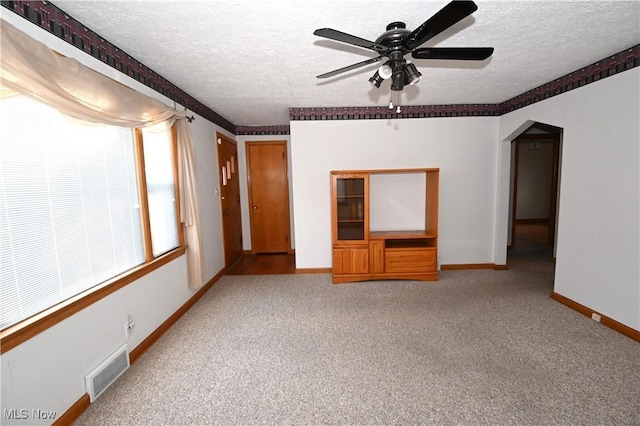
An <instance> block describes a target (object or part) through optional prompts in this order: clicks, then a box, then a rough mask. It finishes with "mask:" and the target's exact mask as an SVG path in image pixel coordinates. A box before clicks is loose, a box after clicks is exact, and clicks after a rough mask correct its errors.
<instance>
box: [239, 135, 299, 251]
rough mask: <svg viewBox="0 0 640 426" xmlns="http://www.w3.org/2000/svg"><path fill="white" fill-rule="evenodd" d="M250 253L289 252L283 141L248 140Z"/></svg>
mask: <svg viewBox="0 0 640 426" xmlns="http://www.w3.org/2000/svg"><path fill="white" fill-rule="evenodd" d="M245 149H246V155H247V180H248V191H249V218H250V222H251V252H252V253H290V252H291V243H290V238H289V234H290V225H289V224H290V221H289V179H288V176H287V175H288V172H287V171H288V167H287V143H286V141H273V142H271V141H269V142H247V143H246V144H245Z"/></svg>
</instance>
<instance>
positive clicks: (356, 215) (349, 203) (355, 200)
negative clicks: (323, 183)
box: [336, 177, 366, 241]
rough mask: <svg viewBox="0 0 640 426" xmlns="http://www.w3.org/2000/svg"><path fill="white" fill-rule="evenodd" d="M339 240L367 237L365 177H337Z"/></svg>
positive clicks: (360, 239) (359, 239)
mask: <svg viewBox="0 0 640 426" xmlns="http://www.w3.org/2000/svg"><path fill="white" fill-rule="evenodd" d="M336 202H337V223H336V225H337V238H338V241H362V240H364V239H365V215H366V204H365V179H364V177H349V178H341V177H337V178H336Z"/></svg>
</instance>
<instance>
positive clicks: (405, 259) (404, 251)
mask: <svg viewBox="0 0 640 426" xmlns="http://www.w3.org/2000/svg"><path fill="white" fill-rule="evenodd" d="M435 270H436V249H435V248H430V247H424V248H393V249H386V250H385V251H384V271H385V272H432V271H435Z"/></svg>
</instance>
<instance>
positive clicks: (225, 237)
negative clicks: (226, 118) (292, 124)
mask: <svg viewBox="0 0 640 426" xmlns="http://www.w3.org/2000/svg"><path fill="white" fill-rule="evenodd" d="M215 140H216V157H217V165H216V169H217V171H216V173H217V175H218V188H219V192H218V196H219V197H220V221H221V226H222V254H223V257H224V265H225V266H224V268H225V270H227V269H229V268H230V267H231V266H232V265H233V264H235V263H236V262H237V261H238V260H239V259H241V258H242V255H243V254H244V251H243V247H242V211H241V208H240V205H239V204H240V170H239V160H238V142H237V141H235V140H234V139H232V138H230V137H229V136H227V135H225V134H224V133H220V132H216V139H215ZM222 141H225V142H227V143H230V144H231V145H235V156H234V157H235V158H234V170H235V175H236V176H237V179H238V195H237V196H238V200H237V202H238V209H237V214H238V217H237V218H235V219H237V220H238V221H239V223H240V235H235V234H234V235H227V232H226V231H225V208H224V203H223V200H222V191H223V178H222V173H221V166H222V165H221V164H220V145H221V144H222ZM227 220H231V218H230V217H228V219H227ZM236 237H239V244H240V250H239V252H240V255H239V256H238V257H237V258H235V259H229V258H228V257H229V256H228V253H227V248H228V245H229V243H230V239H235V238H236Z"/></svg>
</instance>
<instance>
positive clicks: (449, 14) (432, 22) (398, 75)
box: [313, 0, 493, 91]
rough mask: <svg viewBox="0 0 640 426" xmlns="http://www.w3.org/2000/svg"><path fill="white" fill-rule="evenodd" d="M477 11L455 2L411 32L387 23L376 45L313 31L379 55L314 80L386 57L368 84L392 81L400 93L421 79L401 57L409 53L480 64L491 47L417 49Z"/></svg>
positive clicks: (400, 24)
mask: <svg viewBox="0 0 640 426" xmlns="http://www.w3.org/2000/svg"><path fill="white" fill-rule="evenodd" d="M476 10H478V6H476V4H475V3H474V2H473V1H457V0H454V1H452V2H451V3H449V4H447V5H446V6H445V7H443V8H442V9H441V10H440V11H438V12H437V13H436V14H435V15H433V16H432V17H431V18H429V19H427V20H426V21H425V22H424V23H422V25H420V26H419V27H418V28H416V29H415V30H413V31H409V30H407V29H406V25H405V23H404V22H392V23H390V24H389V25H387V30H386V31H385V32H384V33H382V34H381V35H380V37H378V38H377V39H376V41H375V42H373V41H369V40H365V39H363V38H360V37H357V36H354V35H351V34H347V33H343V32H341V31H337V30H334V29H331V28H320V29H317V30H315V31H314V32H313V34H315V35H317V36H320V37H324V38H328V39H331V40H336V41H340V42H343V43H347V44H352V45H354V46H359V47H364V48H365V49H370V50H373V51H374V52H377V53H378V54H379V56H377V57H375V58H371V59H367V60H366V61H362V62H358V63H356V64H353V65H349V66H346V67H343V68H339V69H337V70H333V71H330V72H327V73H324V74H320V75H319V76H317V78H327V77H333V76H335V75H338V74H340V73H343V72H346V71H351V70H353V69H356V68H359V67H362V66H365V65H368V64H373V63H375V62H380V61H382V60H384V59H385V58H387V61H386V62H385V63H384V64H383V65H382V66H381V67H380V68H379V69H378V70H377V71H376V72H375V74H374V75H373V76H372V77H371V78H370V79H369V81H370V82H371V84H373V85H374V86H375V87H378V88H379V87H380V84H381V83H382V81H383V80H386V79H388V78H391V90H393V91H401V90H402V89H403V88H404V86H405V85H407V84H416V83H417V82H418V81H420V77H421V76H422V74H421V73H420V72H419V71H418V70H417V68H416V66H415V65H414V64H413V63H410V62H408V61H407V60H406V59H404V56H405V55H407V54H409V53H411V57H413V58H414V59H454V60H466V61H482V60H484V59H487V58H488V57H490V56H491V55H492V54H493V47H423V48H418V46H420V45H422V44H423V43H425V42H426V41H427V40H429V39H431V38H433V37H435V36H436V35H438V34H440V33H441V32H442V31H444V30H446V29H447V28H449V27H450V26H452V25H454V24H455V23H457V22H459V21H461V20H462V19H464V18H466V17H467V16H469V15H471V14H472V13H473V12H475V11H476Z"/></svg>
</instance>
